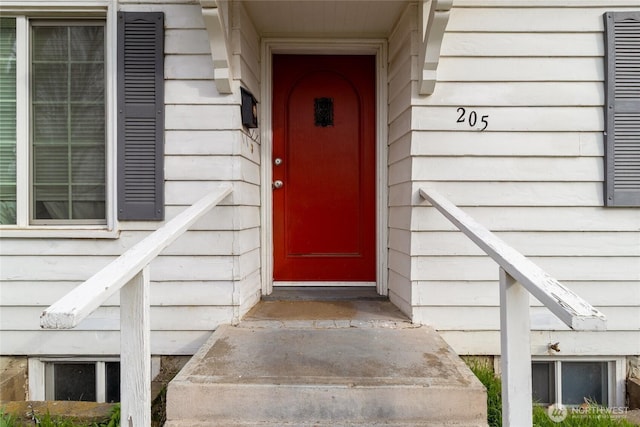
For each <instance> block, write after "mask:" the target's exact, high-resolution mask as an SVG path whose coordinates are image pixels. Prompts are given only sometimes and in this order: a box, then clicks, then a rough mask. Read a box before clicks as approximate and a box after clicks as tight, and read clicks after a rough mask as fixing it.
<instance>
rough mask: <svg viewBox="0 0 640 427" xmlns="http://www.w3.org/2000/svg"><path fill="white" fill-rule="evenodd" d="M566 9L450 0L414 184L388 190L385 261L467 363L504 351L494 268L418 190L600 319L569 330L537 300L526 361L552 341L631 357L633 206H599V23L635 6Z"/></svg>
mask: <svg viewBox="0 0 640 427" xmlns="http://www.w3.org/2000/svg"><path fill="white" fill-rule="evenodd" d="M562 3H563V4H562V5H558V2H551V1H542V0H541V1H535V2H534V1H528V0H511V1H509V0H480V1H467V0H456V1H455V2H454V6H453V8H452V11H451V14H450V19H449V24H448V26H447V31H446V33H445V36H444V39H443V45H442V51H441V57H440V62H439V66H438V82H437V84H436V89H435V92H434V93H433V95H431V96H427V97H418V96H415V95H414V97H413V100H412V104H413V108H412V111H411V118H410V120H411V128H412V130H413V132H412V134H411V148H410V152H411V156H412V161H411V167H412V170H411V177H412V188H411V189H410V190H408V189H407V188H406V187H404V188H402V189H400V188H398V189H397V190H395V191H394V190H393V189H392V190H391V201H392V203H391V206H392V207H391V210H390V221H391V224H390V226H391V227H392V230H391V231H390V235H389V240H390V242H391V243H390V244H391V245H393V246H394V247H396V248H398V251H397V252H394V253H392V254H391V256H390V258H391V259H392V262H393V263H395V264H399V263H400V262H402V263H405V264H406V260H403V259H402V256H401V255H400V254H407V253H408V254H410V255H411V266H410V269H411V272H412V274H411V280H412V286H413V290H412V293H411V301H412V304H413V314H414V320H416V321H419V322H425V323H430V324H431V325H433V326H434V327H435V328H436V329H439V330H442V331H443V336H444V337H445V339H446V340H447V341H448V342H449V343H450V344H452V345H453V347H454V349H455V350H457V351H458V352H460V353H463V354H498V353H499V351H500V344H499V333H498V328H499V321H498V319H499V308H498V305H499V301H498V283H497V280H498V266H497V265H496V263H495V262H494V261H492V260H491V259H489V258H488V257H486V256H484V255H483V254H482V252H481V251H480V250H479V249H477V247H476V246H475V245H473V244H472V243H471V242H470V241H468V239H467V238H466V237H464V235H462V233H459V232H457V231H455V227H454V226H453V225H452V224H450V223H448V221H447V220H446V219H445V218H444V217H443V216H442V215H441V214H440V213H439V212H437V211H436V210H435V209H434V208H432V207H430V206H429V205H428V203H426V202H424V201H422V200H421V199H420V198H419V197H418V196H417V194H416V192H417V190H418V188H419V187H420V186H421V185H431V186H433V187H434V188H436V189H437V190H438V191H439V192H441V193H443V194H444V195H445V196H446V197H447V198H449V199H450V200H451V201H452V202H454V203H455V204H457V205H459V206H461V207H462V209H463V210H464V211H465V212H467V213H468V214H469V215H471V216H472V217H474V218H475V219H476V220H478V222H480V223H481V224H483V225H485V226H486V227H487V228H489V229H490V230H493V231H494V232H496V234H497V235H498V237H500V238H502V239H503V240H505V241H506V242H507V243H509V244H511V245H512V246H513V247H515V248H516V249H518V250H519V251H521V252H522V253H523V254H525V255H527V256H528V257H529V258H530V259H531V260H532V261H534V262H535V263H537V264H538V265H540V266H541V267H542V268H543V269H545V270H546V271H547V272H548V273H550V274H551V275H552V276H554V277H556V278H557V279H559V280H560V281H561V282H563V283H565V284H566V285H567V286H569V287H570V288H571V289H573V290H574V291H575V292H577V293H578V294H579V295H582V296H583V297H584V298H585V299H586V300H587V301H589V302H591V303H592V304H593V305H595V306H596V307H598V309H600V310H601V311H602V312H604V313H605V314H606V315H607V317H608V331H607V332H605V333H602V334H592V333H583V332H581V333H573V332H570V331H565V329H566V327H565V326H563V325H562V324H560V323H559V322H558V321H556V320H555V319H553V317H552V316H551V315H550V314H549V313H548V311H547V310H546V309H544V308H542V307H540V303H539V302H538V301H537V300H535V299H533V298H532V300H531V304H532V306H533V307H532V327H533V328H534V329H539V330H540V331H541V332H536V331H534V333H533V344H532V349H533V351H534V354H546V345H547V343H549V342H556V341H560V342H561V348H562V354H563V355H573V354H578V355H579V354H585V355H587V354H591V355H593V354H598V355H607V354H611V355H613V354H636V353H637V352H638V342H640V332H638V331H639V330H640V323H639V322H640V210H638V209H607V208H604V207H603V196H602V181H603V179H604V160H603V152H604V146H603V131H604V114H603V108H602V106H603V104H604V69H605V65H604V36H603V18H602V15H603V14H604V12H605V11H607V10H611V9H614V8H615V9H625V6H626V9H627V10H628V9H629V6H632V5H633V4H632V3H630V2H626V1H624V0H623V1H611V2H605V1H596V0H593V1H591V0H583V1H580V0H575V1H568V2H562ZM554 6H557V7H554ZM634 6H636V8H637V6H638V4H637V2H636V4H635V5H634ZM416 87H417V82H414V87H413V88H414V91H415V88H416ZM398 90H403V88H398ZM414 93H415V92H414ZM460 107H462V108H464V109H465V112H466V114H465V117H464V118H465V122H463V123H459V122H457V120H458V118H459V117H460V112H461V111H462V110H460V109H459V108H460ZM471 111H474V112H475V113H474V114H476V115H477V118H478V120H477V123H476V125H475V126H470V125H469V121H468V120H469V114H470V113H471ZM403 114H405V116H406V112H405V113H403ZM483 115H486V116H487V118H486V120H487V122H488V125H487V127H486V129H485V130H484V131H480V129H481V127H484V124H483V123H481V120H480V119H481V117H482V116H483ZM402 148H403V149H402V152H403V153H404V152H406V150H407V149H406V147H402ZM408 203H410V204H413V208H408V207H406V204H408ZM408 211H410V218H409V220H408V221H409V223H407V218H406V215H407V212H408ZM623 339H624V340H627V341H626V342H624V343H623V342H622V340H623ZM629 341H631V343H629ZM613 343H615V344H613ZM612 347H615V348H612ZM541 349H543V350H541Z"/></svg>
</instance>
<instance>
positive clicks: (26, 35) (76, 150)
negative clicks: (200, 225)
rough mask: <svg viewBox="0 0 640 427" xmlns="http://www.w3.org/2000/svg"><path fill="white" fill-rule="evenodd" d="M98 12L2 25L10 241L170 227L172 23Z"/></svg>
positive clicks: (1, 180)
mask: <svg viewBox="0 0 640 427" xmlns="http://www.w3.org/2000/svg"><path fill="white" fill-rule="evenodd" d="M53 3H55V2H53ZM97 7H98V6H95V7H94V8H93V9H91V8H90V9H89V10H88V13H87V15H86V16H85V17H79V16H75V15H72V16H67V15H62V13H57V14H54V15H53V18H46V17H43V14H42V12H39V13H37V14H36V16H33V17H32V16H29V15H28V14H24V13H22V14H21V13H20V12H19V11H18V12H16V13H15V14H14V15H15V16H11V15H10V13H9V12H8V11H5V10H3V15H2V17H0V227H2V228H3V229H4V230H3V233H5V232H7V230H12V229H16V230H18V231H20V230H22V229H29V228H31V229H47V228H50V229H52V230H60V229H62V230H64V229H65V228H66V229H67V230H68V229H71V230H82V229H83V228H86V229H94V230H95V229H105V230H110V229H113V225H114V222H115V219H116V215H117V218H118V219H119V220H162V219H163V218H164V174H163V169H164V164H163V160H164V64H163V59H164V15H163V13H161V12H120V13H118V14H117V23H116V22H115V13H114V14H111V13H109V12H108V10H104V9H102V10H101V12H97V9H96V8H97ZM103 7H104V6H103ZM108 8H112V6H108ZM99 15H102V16H103V17H104V16H107V15H108V16H112V15H113V16H114V19H113V20H111V21H108V22H107V21H106V20H105V19H100V18H99V17H97V16H99ZM87 16H88V17H89V18H87ZM116 24H117V25H116ZM116 50H117V55H116ZM116 57H117V59H118V60H117V67H116ZM116 146H117V148H116ZM116 152H117V158H116ZM116 212H117V214H116ZM45 233H46V232H45ZM72 234H73V232H72ZM7 235H11V234H7ZM15 235H19V234H15ZM61 235H64V236H67V235H69V236H71V234H61ZM76 235H78V236H79V237H80V236H81V233H76V234H73V236H76Z"/></svg>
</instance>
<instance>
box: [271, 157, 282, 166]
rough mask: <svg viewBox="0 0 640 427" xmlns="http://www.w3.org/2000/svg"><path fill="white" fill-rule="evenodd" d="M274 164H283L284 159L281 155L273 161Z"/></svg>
mask: <svg viewBox="0 0 640 427" xmlns="http://www.w3.org/2000/svg"><path fill="white" fill-rule="evenodd" d="M273 164H275V165H276V166H280V165H281V164H282V159H281V158H280V157H278V158H276V159H275V160H274V161H273Z"/></svg>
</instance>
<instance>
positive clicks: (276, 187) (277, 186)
mask: <svg viewBox="0 0 640 427" xmlns="http://www.w3.org/2000/svg"><path fill="white" fill-rule="evenodd" d="M283 185H284V183H283V182H282V181H280V180H279V179H277V180H275V181H274V182H273V188H275V189H278V188H282V186H283Z"/></svg>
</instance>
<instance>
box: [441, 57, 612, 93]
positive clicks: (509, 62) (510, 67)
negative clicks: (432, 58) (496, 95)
mask: <svg viewBox="0 0 640 427" xmlns="http://www.w3.org/2000/svg"><path fill="white" fill-rule="evenodd" d="M603 80H604V60H603V58H602V57H572V55H569V57H555V58H545V57H540V58H528V57H495V58H494V57H441V58H440V62H439V65H438V81H469V82H502V81H507V82H509V81H513V82H574V81H587V82H591V81H596V82H597V81H603ZM436 86H437V85H436Z"/></svg>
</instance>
